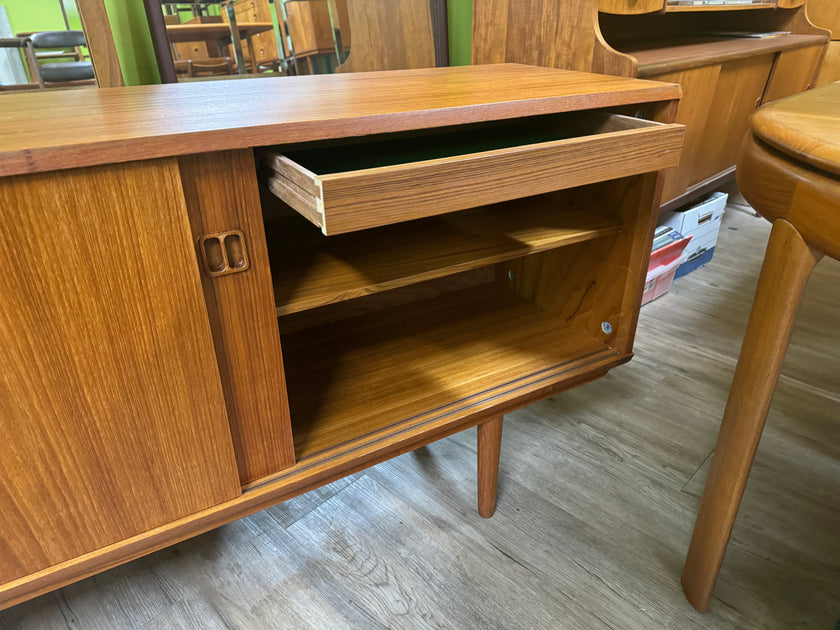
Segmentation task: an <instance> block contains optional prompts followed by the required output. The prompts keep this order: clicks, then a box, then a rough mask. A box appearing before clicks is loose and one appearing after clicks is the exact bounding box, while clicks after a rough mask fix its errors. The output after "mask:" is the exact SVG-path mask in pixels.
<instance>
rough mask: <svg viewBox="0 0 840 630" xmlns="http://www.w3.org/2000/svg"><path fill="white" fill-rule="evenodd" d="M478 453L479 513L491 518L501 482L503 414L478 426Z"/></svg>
mask: <svg viewBox="0 0 840 630" xmlns="http://www.w3.org/2000/svg"><path fill="white" fill-rule="evenodd" d="M476 429H477V432H476V433H477V435H476V439H477V442H478V443H477V445H476V453H477V455H478V513H479V515H481V516H482V517H483V518H490V517H491V516H493V513H494V512H495V511H496V489H497V487H498V484H499V456H500V455H501V450H502V416H498V417H495V418H491V419H490V420H486V421H484V422H482V423H481V424H479V425H477V426H476Z"/></svg>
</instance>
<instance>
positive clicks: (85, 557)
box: [0, 65, 684, 607]
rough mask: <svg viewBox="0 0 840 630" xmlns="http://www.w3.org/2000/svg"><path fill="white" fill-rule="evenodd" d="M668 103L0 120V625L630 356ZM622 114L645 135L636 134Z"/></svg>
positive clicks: (98, 97) (217, 86) (449, 88)
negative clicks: (82, 584) (45, 598)
mask: <svg viewBox="0 0 840 630" xmlns="http://www.w3.org/2000/svg"><path fill="white" fill-rule="evenodd" d="M679 97H680V90H679V87H678V86H675V85H672V84H666V83H655V82H649V81H642V80H636V79H626V78H617V77H607V76H600V75H594V74H585V73H578V72H571V71H565V70H555V69H547V68H535V67H529V66H519V65H491V66H473V67H466V68H438V69H428V70H409V71H398V72H377V73H359V74H347V75H327V76H316V77H292V78H282V79H262V80H240V81H228V82H218V81H216V82H206V83H186V84H177V85H162V86H144V87H133V88H114V89H102V90H75V91H66V92H53V93H38V94H18V95H8V96H5V97H3V99H2V100H0V124H2V129H3V133H2V135H0V215H1V216H2V229H0V264H2V267H3V273H2V274H0V293H1V294H2V296H3V299H2V301H0V360H1V361H2V363H0V374H2V376H1V377H0V430H2V436H3V438H2V449H0V550H1V551H0V607H8V606H11V605H14V604H15V603H18V602H21V601H23V600H25V599H28V598H31V597H34V596H36V595H38V594H40V593H44V592H47V591H49V590H52V589H55V588H58V587H60V586H62V585H65V584H68V583H70V582H73V581H75V580H78V579H81V578H83V577H85V576H88V575H92V574H94V573H96V572H98V571H102V570H104V569H106V568H109V567H112V566H115V565H117V564H119V563H122V562H126V561H128V560H131V559H133V558H137V557H139V556H141V555H144V554H147V553H150V552H152V551H154V550H156V549H160V548H161V547H164V546H166V545H169V544H172V543H174V542H177V541H179V540H183V539H185V538H188V537H190V536H193V535H196V534H198V533H201V532H204V531H207V530H209V529H211V528H214V527H217V526H219V525H221V524H224V523H226V522H229V521H231V520H234V519H237V518H240V517H242V516H244V515H247V514H250V513H252V512H255V511H257V510H260V509H262V508H265V507H267V506H270V505H273V504H275V503H278V502H280V501H283V500H285V499H288V498H290V497H293V496H295V495H298V494H300V493H303V492H306V491H307V490H310V489H313V488H316V487H318V486H320V485H322V484H325V483H328V482H330V481H332V480H335V479H338V478H340V477H343V476H345V475H348V474H350V473H352V472H355V471H358V470H361V469H363V468H365V467H368V466H371V465H373V464H376V463H378V462H381V461H383V460H385V459H388V458H391V457H394V456H396V455H398V454H401V453H404V452H406V451H409V450H411V449H415V448H417V447H419V446H422V445H424V444H427V443H429V442H432V441H434V440H437V439H439V438H442V437H444V436H446V435H450V434H452V433H454V432H457V431H461V430H464V429H466V428H468V427H471V426H476V425H478V427H479V431H478V455H479V475H478V476H479V511H480V513H481V514H482V515H484V516H489V515H490V514H492V512H493V509H494V505H495V484H496V473H497V470H498V452H499V445H500V438H501V422H502V420H501V418H502V415H503V414H504V413H506V412H508V411H510V410H513V409H516V408H518V407H521V406H523V405H527V404H529V403H530V402H532V401H535V400H537V399H540V398H544V397H546V396H550V395H552V394H555V393H557V392H560V391H562V390H565V389H568V388H570V387H573V386H575V385H578V384H581V383H584V382H586V381H589V380H592V379H594V378H597V377H600V376H602V375H604V374H605V373H606V372H607V371H608V370H609V369H611V368H613V367H615V366H617V365H619V364H621V363H624V362H626V361H627V360H629V359H630V357H631V352H632V344H633V336H634V331H635V326H636V321H637V317H638V309H639V302H640V299H641V293H642V288H643V284H644V280H645V272H646V266H647V258H648V254H649V252H650V242H651V238H652V231H653V230H652V228H653V226H654V222H655V217H654V212H653V209H654V208H655V207H658V204H659V199H658V196H659V194H660V190H661V176H660V172H661V170H662V169H666V168H670V167H673V166H675V165H676V164H677V162H678V160H679V156H680V151H681V147H682V143H683V137H684V129H683V127H682V126H681V125H678V124H673V123H668V122H665V123H657V122H651V121H650V120H647V119H646V118H653V117H656V118H658V119H660V120H661V119H662V118H663V117H664V118H666V119H667V118H668V117H670V118H673V116H674V113H675V111H676V105H677V102H678V99H679ZM634 114H639V117H635V116H634Z"/></svg>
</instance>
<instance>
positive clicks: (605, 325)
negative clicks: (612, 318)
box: [601, 322, 612, 335]
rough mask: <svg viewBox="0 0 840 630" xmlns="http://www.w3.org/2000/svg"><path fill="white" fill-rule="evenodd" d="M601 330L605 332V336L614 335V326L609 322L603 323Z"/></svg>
mask: <svg viewBox="0 0 840 630" xmlns="http://www.w3.org/2000/svg"><path fill="white" fill-rule="evenodd" d="M601 330H603V331H604V334H605V335H610V334H612V324H610V323H609V322H601Z"/></svg>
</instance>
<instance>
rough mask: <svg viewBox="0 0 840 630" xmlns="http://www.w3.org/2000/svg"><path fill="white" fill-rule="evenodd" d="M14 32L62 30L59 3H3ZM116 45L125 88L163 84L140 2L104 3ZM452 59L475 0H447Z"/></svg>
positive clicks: (466, 55) (466, 53) (465, 35)
mask: <svg viewBox="0 0 840 630" xmlns="http://www.w3.org/2000/svg"><path fill="white" fill-rule="evenodd" d="M0 4H2V5H3V6H5V7H6V13H7V14H8V16H9V22H10V23H11V25H12V29H13V30H14V31H15V32H18V31H38V30H62V29H64V21H63V19H62V17H61V9H60V8H59V5H58V0H0ZM64 6H65V7H66V8H67V14H68V18H69V20H70V27H71V28H81V22H80V21H79V13H78V11H77V10H76V5H75V2H74V0H64ZM105 8H106V10H107V11H108V19H109V20H110V22H111V31H112V32H113V34H114V44H115V45H116V47H117V56H118V57H119V59H120V66H121V67H122V71H123V77H124V78H125V83H126V85H140V84H146V83H157V82H158V81H160V78H159V75H158V71H157V64H156V63H155V54H154V49H153V48H152V38H151V35H150V34H149V25H148V22H147V21H146V11H145V9H144V8H143V2H142V1H141V0H105ZM448 8H449V59H450V62H451V63H452V65H456V66H463V65H468V64H469V63H470V39H471V30H472V0H448Z"/></svg>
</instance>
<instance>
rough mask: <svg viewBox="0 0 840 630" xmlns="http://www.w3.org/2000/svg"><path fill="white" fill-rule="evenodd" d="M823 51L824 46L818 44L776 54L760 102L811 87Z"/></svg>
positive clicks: (769, 100)
mask: <svg viewBox="0 0 840 630" xmlns="http://www.w3.org/2000/svg"><path fill="white" fill-rule="evenodd" d="M825 49H826V47H825V45H824V44H819V45H817V46H808V47H807V48H798V49H796V50H783V51H781V52H780V53H778V55H776V61H775V63H774V64H773V72H772V73H771V74H770V79H769V80H768V82H767V89H766V91H765V92H764V99H763V101H762V102H764V103H769V102H771V101H775V100H778V99H780V98H784V97H785V96H791V95H792V94H799V93H800V92H804V91H805V90H808V89H810V88H811V87H813V85H814V81H815V80H816V75H817V71H818V70H819V65H820V60H821V59H822V58H823V54H824V53H825Z"/></svg>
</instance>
